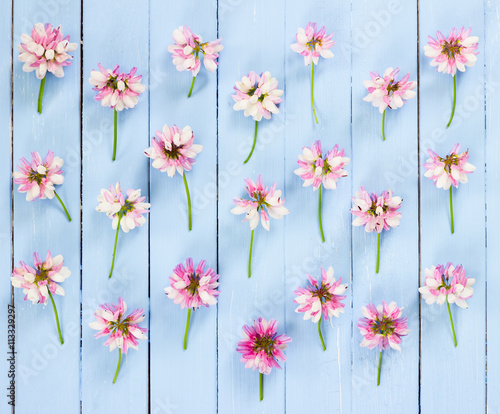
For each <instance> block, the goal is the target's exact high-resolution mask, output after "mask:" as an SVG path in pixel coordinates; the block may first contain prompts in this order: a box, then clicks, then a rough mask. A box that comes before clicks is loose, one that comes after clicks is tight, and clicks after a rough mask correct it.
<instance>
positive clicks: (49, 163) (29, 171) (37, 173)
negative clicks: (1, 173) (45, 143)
mask: <svg viewBox="0 0 500 414" xmlns="http://www.w3.org/2000/svg"><path fill="white" fill-rule="evenodd" d="M19 161H20V163H21V165H18V166H17V169H18V170H19V171H15V172H14V174H13V176H14V184H19V187H18V189H17V191H19V192H20V193H26V200H28V201H32V200H34V199H35V198H40V199H44V198H49V199H52V198H54V191H55V189H54V185H60V184H62V183H63V182H64V177H63V175H62V173H63V170H61V167H62V165H63V160H62V159H61V158H59V157H54V153H53V152H52V151H49V152H48V153H47V156H46V157H45V159H44V160H42V157H40V154H39V153H38V152H32V153H31V163H29V162H28V160H26V158H24V157H23V158H21V159H20V160H19Z"/></svg>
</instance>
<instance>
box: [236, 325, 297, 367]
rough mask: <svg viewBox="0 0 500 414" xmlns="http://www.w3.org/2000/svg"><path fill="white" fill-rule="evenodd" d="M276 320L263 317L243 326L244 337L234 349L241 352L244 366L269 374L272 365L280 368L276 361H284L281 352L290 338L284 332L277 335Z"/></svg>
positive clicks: (284, 358)
mask: <svg viewBox="0 0 500 414" xmlns="http://www.w3.org/2000/svg"><path fill="white" fill-rule="evenodd" d="M277 329H278V321H276V320H275V319H271V320H270V321H269V322H267V321H266V320H265V319H264V318H259V319H257V320H256V321H254V324H253V326H248V325H244V326H243V336H244V339H242V340H241V341H239V342H238V347H237V348H236V351H238V352H239V353H241V354H242V357H241V362H244V363H245V368H252V369H253V370H254V371H255V370H259V372H260V373H261V374H266V375H268V374H270V373H271V369H272V368H273V367H276V368H281V367H280V365H279V363H278V361H282V362H285V360H286V356H285V354H284V353H283V351H284V350H285V349H287V347H288V345H287V344H288V343H289V342H291V341H292V338H290V337H288V336H286V335H285V334H281V335H278V334H277Z"/></svg>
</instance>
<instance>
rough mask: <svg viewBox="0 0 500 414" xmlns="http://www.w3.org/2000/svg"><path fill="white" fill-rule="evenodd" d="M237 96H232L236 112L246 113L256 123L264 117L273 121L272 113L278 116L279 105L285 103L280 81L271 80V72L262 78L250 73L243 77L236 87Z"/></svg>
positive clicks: (264, 74) (262, 75) (263, 74)
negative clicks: (279, 85) (279, 86)
mask: <svg viewBox="0 0 500 414" xmlns="http://www.w3.org/2000/svg"><path fill="white" fill-rule="evenodd" d="M234 90H235V91H236V95H231V96H232V98H233V100H234V101H235V102H236V103H235V104H234V106H233V109H234V110H235V111H241V110H243V111H244V114H245V116H251V117H252V118H253V119H254V120H255V121H260V120H261V119H262V117H264V118H266V119H271V113H273V114H278V113H279V109H278V104H279V103H281V102H283V99H281V98H280V97H281V95H283V91H282V90H281V89H278V81H277V80H276V79H275V78H271V74H270V73H269V72H265V73H262V74H261V75H260V76H259V75H257V74H256V73H255V72H250V73H249V74H248V75H247V76H243V78H242V79H241V82H236V86H235V87H234Z"/></svg>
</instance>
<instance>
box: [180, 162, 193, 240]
mask: <svg viewBox="0 0 500 414" xmlns="http://www.w3.org/2000/svg"><path fill="white" fill-rule="evenodd" d="M182 178H183V180H184V187H185V188H186V197H187V202H188V216H189V223H188V228H189V231H191V229H192V228H193V220H192V217H191V196H190V195H189V187H188V182H187V180H186V172H185V171H184V173H183V174H182Z"/></svg>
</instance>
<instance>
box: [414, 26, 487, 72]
mask: <svg viewBox="0 0 500 414" xmlns="http://www.w3.org/2000/svg"><path fill="white" fill-rule="evenodd" d="M471 30H472V29H470V28H469V30H465V28H463V27H462V28H461V29H460V31H459V32H458V33H457V29H455V28H453V29H451V32H450V35H449V36H448V38H446V37H444V36H443V34H442V33H441V32H439V31H438V32H437V40H435V39H434V38H432V37H431V36H429V43H428V44H427V45H425V46H424V51H425V56H427V57H430V58H432V61H431V66H437V70H438V72H443V73H449V74H450V75H452V76H455V74H456V73H457V69H458V70H459V71H460V72H465V67H466V66H470V67H472V66H474V65H475V64H476V60H477V58H476V55H477V54H478V53H479V52H478V51H477V48H478V41H479V38H478V37H477V36H471V35H470V33H471Z"/></svg>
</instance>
